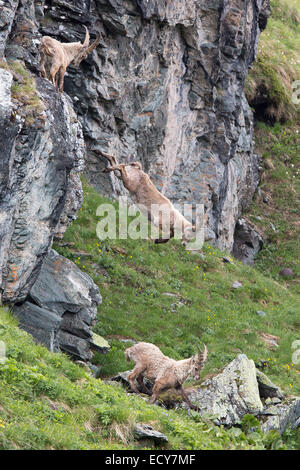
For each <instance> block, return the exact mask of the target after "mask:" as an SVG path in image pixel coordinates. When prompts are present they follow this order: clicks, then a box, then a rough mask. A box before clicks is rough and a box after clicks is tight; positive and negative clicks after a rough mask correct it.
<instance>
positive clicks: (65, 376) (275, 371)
mask: <svg viewBox="0 0 300 470" xmlns="http://www.w3.org/2000/svg"><path fill="white" fill-rule="evenodd" d="M272 11H273V18H272V19H271V20H270V21H269V25H268V28H267V30H266V31H265V32H264V33H263V35H262V37H261V42H260V48H259V60H258V62H257V64H256V65H255V66H254V68H253V70H252V72H251V74H250V76H249V79H248V82H247V87H246V90H247V94H248V97H250V98H251V94H252V95H253V93H255V91H256V89H257V87H259V86H260V85H261V83H262V81H263V83H264V84H265V85H266V88H267V89H268V91H269V95H270V96H272V97H273V98H274V95H275V98H274V100H273V101H274V103H275V108H276V109H275V110H272V109H270V113H272V112H274V113H275V115H276V117H277V118H280V119H281V118H284V117H289V118H291V117H293V118H294V119H296V114H297V109H296V108H295V107H293V106H292V103H291V83H292V81H293V80H295V79H296V78H298V75H297V73H298V72H299V32H300V28H298V24H299V23H300V21H299V18H300V8H299V4H298V1H297V0H280V1H279V0H272ZM298 14H299V16H298ZM279 39H280V40H279ZM297 61H298V62H297ZM283 85H284V86H283ZM298 129H299V127H297V124H293V125H288V126H287V125H284V126H280V125H276V126H275V128H273V129H271V128H267V127H266V126H263V125H259V126H258V128H257V132H256V139H257V148H258V152H259V153H261V154H262V155H263V158H264V161H265V165H266V167H267V168H266V170H265V176H264V179H263V182H262V184H261V188H262V191H263V195H267V196H268V197H269V201H270V202H269V203H268V204H265V203H264V202H263V200H262V198H261V199H257V200H256V201H255V202H254V204H253V205H252V207H251V208H250V210H249V213H248V215H247V216H248V218H249V219H250V220H251V221H252V222H254V223H255V224H256V225H257V226H258V227H259V228H260V229H261V230H263V231H264V233H265V235H266V236H267V237H268V238H269V243H268V245H267V247H266V249H265V250H264V251H263V252H262V253H261V254H260V256H259V258H258V261H257V268H256V269H252V268H249V267H245V266H243V265H241V264H240V263H239V262H238V261H235V260H234V265H230V264H224V263H223V261H222V254H221V253H220V252H219V251H218V250H216V249H214V248H213V247H211V246H208V245H205V247H204V250H203V252H204V254H205V259H203V258H202V257H201V256H199V255H193V254H191V253H187V252H186V251H185V250H184V249H183V248H182V247H181V246H180V244H179V243H177V242H174V241H173V242H171V243H170V244H168V245H166V246H155V245H153V244H152V243H150V242H142V241H138V242H133V241H130V240H129V241H112V242H104V243H100V241H99V240H98V239H97V237H96V232H95V228H96V223H97V218H96V208H97V206H98V205H99V204H100V203H102V202H103V201H107V200H106V199H104V198H102V197H101V196H100V195H99V194H97V193H96V192H95V191H94V190H93V189H91V188H89V187H88V186H87V185H85V202H84V206H83V208H82V210H81V211H80V214H79V217H78V220H77V221H76V222H75V223H73V224H72V225H71V226H70V228H69V229H68V231H67V233H66V235H65V240H64V241H65V242H70V243H73V245H69V247H68V246H66V247H61V246H60V247H58V246H57V247H56V248H58V251H60V252H61V253H62V254H64V255H65V256H67V257H68V258H70V259H72V260H73V261H74V262H76V264H78V265H79V266H80V267H81V269H83V270H85V271H87V272H88V273H89V274H90V275H91V276H92V277H93V278H94V280H95V281H96V282H97V283H98V285H99V287H100V290H101V293H102V295H103V304H102V306H100V307H99V322H98V324H97V326H96V327H95V331H97V332H98V333H100V334H102V335H104V336H106V337H107V338H108V339H109V341H110V343H111V346H112V349H111V352H110V353H109V354H107V355H106V356H103V355H97V356H95V362H97V363H99V364H101V365H102V369H101V374H102V377H107V376H109V375H111V374H113V373H115V372H117V371H119V370H124V369H127V368H128V367H130V365H128V364H126V363H125V361H124V356H123V350H124V349H125V347H127V346H128V344H130V343H124V342H122V341H121V340H122V339H123V338H124V337H125V338H133V339H135V340H140V339H143V340H147V341H152V342H155V343H156V344H158V345H159V346H160V347H161V348H162V350H163V351H164V352H165V353H166V354H169V355H171V356H173V357H174V358H183V357H188V356H189V355H190V354H192V353H193V352H194V351H195V346H196V344H197V343H198V342H199V339H201V341H204V342H205V343H206V344H207V345H208V348H209V358H208V362H207V365H206V366H205V368H204V370H203V377H205V376H207V375H208V374H211V373H216V372H217V371H218V370H219V369H220V368H221V367H223V366H224V365H225V364H227V363H228V362H229V361H230V360H231V359H233V358H234V357H235V356H236V354H238V353H239V352H240V351H242V352H243V353H246V354H247V355H248V357H249V358H252V359H254V360H255V362H258V361H259V360H260V359H263V360H266V361H267V370H265V372H266V373H267V374H268V375H269V376H270V378H272V379H273V380H274V382H276V383H278V384H280V385H281V386H282V388H283V389H284V391H285V392H286V393H292V394H298V395H299V392H300V385H299V375H298V374H299V371H297V368H296V366H295V365H294V364H292V363H291V356H292V352H293V351H292V350H291V345H292V342H293V340H295V339H299V329H300V312H299V297H297V288H298V285H297V276H298V275H299V266H298V265H297V260H298V259H299V246H298V245H297V238H296V237H297V230H298V229H299V222H297V221H295V216H296V215H297V213H296V204H297V203H299V196H297V194H299V183H298V180H297V176H298V173H297V171H298V168H299V140H298V136H297V133H296V132H295V131H296V130H298ZM269 160H271V162H272V165H273V169H272V168H270V164H269V163H268V162H269ZM292 165H294V166H292ZM286 171H287V172H288V174H286ZM294 177H295V178H294ZM257 216H259V217H261V219H262V220H259V219H257ZM269 222H272V223H273V224H274V225H275V227H276V232H274V231H273V230H272V228H271V227H270V224H269ZM119 248H121V250H119ZM80 250H81V251H82V252H85V253H86V254H84V253H82V254H80V253H78V251H80ZM123 250H124V251H123ZM285 266H289V267H292V269H293V270H294V272H295V276H294V278H292V279H286V280H283V279H281V278H280V279H277V274H278V271H279V270H280V269H281V267H285ZM235 280H239V281H240V282H242V284H243V287H241V288H240V289H233V288H232V283H233V281H235ZM166 292H168V293H173V294H174V295H176V297H170V296H167V295H164V294H165V293H166ZM257 310H264V311H265V312H266V317H260V316H258V315H257V314H256V311H257ZM261 333H269V334H272V335H276V336H279V338H280V341H279V347H278V348H275V349H273V350H272V349H269V348H268V347H267V345H266V344H265V343H264V342H263V341H262V339H261V337H260V334H261ZM0 340H2V341H5V343H6V345H7V357H8V360H7V362H6V363H5V364H4V365H3V364H0V381H1V387H0V448H3V449H8V448H21V449H45V448H50V449H93V448H96V449H99V448H100V449H105V448H109V449H112V448H117V449H120V448H126V449H133V448H137V447H138V444H137V443H136V442H135V441H134V440H133V437H132V427H133V425H134V423H135V422H147V423H151V424H152V425H153V426H154V427H155V428H156V429H159V430H161V431H163V432H165V433H166V434H167V435H168V437H169V440H170V444H169V448H172V449H176V448H179V449H188V448H190V449H203V448H224V449H228V448H233V449H239V448H252V449H253V448H270V447H273V448H278V447H279V448H280V447H282V446H283V445H286V447H288V448H299V447H300V436H299V432H298V437H297V435H296V434H294V435H293V436H291V435H289V434H288V435H287V436H285V437H284V438H283V441H286V443H285V444H284V443H283V441H282V440H281V439H280V438H278V436H276V434H271V435H268V436H262V435H261V434H260V433H259V432H258V433H252V432H250V433H247V432H246V431H245V432H242V431H241V430H238V429H233V430H229V431H225V430H223V429H222V428H221V429H220V428H216V427H214V426H213V425H211V424H210V423H209V422H204V421H202V420H200V419H199V417H198V416H197V415H195V414H194V413H192V416H193V417H192V418H188V417H187V415H186V412H183V411H176V412H175V411H165V410H162V409H161V408H159V407H155V406H149V405H148V404H147V403H144V402H143V401H142V400H141V399H139V398H138V397H136V396H128V395H127V394H125V393H124V391H123V390H122V389H120V387H119V386H112V385H106V384H104V382H103V381H102V380H96V379H93V378H91V377H89V376H88V375H87V374H86V372H85V370H84V369H81V368H80V367H79V366H78V365H76V364H73V363H72V362H71V361H70V360H69V359H68V358H67V357H66V356H64V355H62V354H50V353H49V352H48V351H47V350H46V349H45V348H43V347H41V346H37V345H35V344H34V343H33V341H32V339H31V338H30V337H29V336H28V335H27V334H26V333H24V332H22V331H20V330H19V329H18V328H17V325H16V322H15V320H13V319H12V317H11V315H9V314H8V312H6V311H5V310H3V309H0ZM298 367H299V366H298ZM16 396H17V397H18V400H16V399H15V397H16ZM245 426H246V423H245Z"/></svg>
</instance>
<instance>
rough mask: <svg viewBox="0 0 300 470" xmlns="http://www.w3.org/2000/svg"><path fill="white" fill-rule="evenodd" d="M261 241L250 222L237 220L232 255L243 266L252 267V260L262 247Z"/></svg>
mask: <svg viewBox="0 0 300 470" xmlns="http://www.w3.org/2000/svg"><path fill="white" fill-rule="evenodd" d="M263 244H264V242H263V239H262V237H261V236H260V234H259V233H258V232H257V231H256V230H255V229H254V227H253V226H252V225H251V224H250V222H248V221H246V220H245V219H239V220H238V221H237V223H236V226H235V231H234V244H233V249H232V254H233V255H234V256H235V258H238V259H239V260H241V261H242V263H243V264H248V265H250V266H253V264H254V259H255V257H256V256H257V254H258V253H259V252H260V250H261V249H262V247H263Z"/></svg>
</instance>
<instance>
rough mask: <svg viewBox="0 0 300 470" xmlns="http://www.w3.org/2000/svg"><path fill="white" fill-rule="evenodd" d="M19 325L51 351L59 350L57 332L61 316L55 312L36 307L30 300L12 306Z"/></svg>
mask: <svg viewBox="0 0 300 470" xmlns="http://www.w3.org/2000/svg"><path fill="white" fill-rule="evenodd" d="M14 313H15V315H16V316H17V317H18V320H19V326H20V327H21V328H23V329H24V330H25V331H27V333H30V334H31V335H32V336H33V337H34V338H35V339H36V340H37V341H38V342H39V343H42V344H44V345H45V346H46V347H47V348H48V349H49V350H50V351H51V352H55V351H59V344H58V340H57V333H58V330H59V328H60V323H61V317H60V316H59V315H57V313H55V312H52V311H51V310H47V309H45V308H41V307H38V306H37V305H35V304H32V303H31V302H24V303H23V304H22V305H19V306H15V307H14Z"/></svg>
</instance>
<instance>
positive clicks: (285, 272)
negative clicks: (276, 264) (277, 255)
mask: <svg viewBox="0 0 300 470" xmlns="http://www.w3.org/2000/svg"><path fill="white" fill-rule="evenodd" d="M279 276H287V277H292V276H294V271H293V270H292V269H291V268H283V269H281V271H280V272H279Z"/></svg>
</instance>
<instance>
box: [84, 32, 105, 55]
mask: <svg viewBox="0 0 300 470" xmlns="http://www.w3.org/2000/svg"><path fill="white" fill-rule="evenodd" d="M100 39H101V34H100V33H99V32H98V33H97V37H96V39H95V41H94V42H93V43H92V44H91V45H90V46H89V47H88V48H87V50H86V52H87V53H88V54H90V53H91V52H92V51H93V50H94V49H95V47H97V46H98V44H99V42H100Z"/></svg>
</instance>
